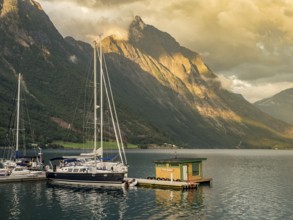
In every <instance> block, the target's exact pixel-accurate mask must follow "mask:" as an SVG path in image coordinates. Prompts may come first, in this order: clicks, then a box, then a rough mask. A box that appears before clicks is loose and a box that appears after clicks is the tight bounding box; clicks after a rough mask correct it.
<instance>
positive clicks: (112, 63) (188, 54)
mask: <svg viewBox="0 0 293 220" xmlns="http://www.w3.org/2000/svg"><path fill="white" fill-rule="evenodd" d="M0 3H1V4H0V5H1V6H0V8H1V17H0V19H1V26H0V29H1V32H2V33H4V34H3V35H2V34H1V36H0V47H1V48H0V49H1V50H0V73H1V74H0V77H1V82H0V94H1V109H0V111H1V115H3V118H9V114H10V110H11V109H12V107H10V103H9V100H13V89H12V88H13V86H14V85H15V82H16V74H17V73H18V72H22V73H23V75H24V81H25V83H26V88H27V89H26V93H27V96H28V103H29V106H30V111H31V112H32V115H33V120H32V122H33V123H34V124H35V125H34V126H35V134H36V135H35V136H36V140H39V141H43V142H46V141H52V140H64V139H66V140H74V141H78V140H80V141H81V140H82V138H81V134H80V133H81V132H80V131H82V113H83V111H84V110H83V105H82V104H79V101H78V100H79V97H83V92H82V91H83V88H82V86H83V82H85V79H86V72H87V71H91V66H90V64H91V63H92V53H93V51H92V50H93V49H92V47H91V45H89V44H87V43H85V42H82V41H77V40H75V39H74V38H72V37H66V38H63V37H62V36H61V35H60V33H59V32H58V30H57V29H56V28H55V27H54V25H53V24H52V22H51V21H50V19H49V18H48V16H47V15H46V14H45V12H44V11H43V10H42V9H41V7H40V5H39V4H37V3H36V2H34V1H28V0H25V1H16V0H15V1H8V0H6V1H5V0H2V1H1V0H0ZM103 50H104V52H105V58H106V62H107V66H108V71H109V74H110V79H111V82H112V87H113V93H114V97H115V100H116V104H117V108H118V114H119V116H120V122H121V123H122V130H123V135H124V137H125V139H126V141H128V142H130V143H136V144H141V145H147V144H157V145H161V144H163V143H174V144H177V145H179V146H184V147H196V148H235V147H237V148H251V147H257V148H272V147H275V146H276V145H278V147H280V148H282V147H288V146H291V145H292V144H291V143H292V134H293V133H292V132H293V129H292V126H291V125H288V124H286V123H285V122H281V121H279V120H276V119H274V118H272V117H271V116H269V115H267V114H265V113H263V112H261V111H260V110H259V109H257V108H256V107H255V106H253V105H252V104H250V103H249V102H247V101H246V100H245V99H244V98H243V97H242V96H241V95H238V94H234V93H232V92H229V91H228V90H226V89H224V88H223V87H222V85H221V82H220V80H219V78H218V76H217V74H216V73H214V72H213V70H212V69H211V68H209V67H208V66H207V64H206V63H205V61H204V60H203V58H202V57H201V56H200V55H199V54H198V53H196V52H193V51H192V50H190V49H188V48H185V47H182V46H181V45H180V44H179V43H178V42H177V41H176V40H175V39H174V38H173V37H172V36H171V35H170V34H168V33H166V32H162V31H160V30H158V29H157V28H155V27H154V26H151V25H149V24H146V23H145V22H144V21H143V20H142V19H141V18H140V17H139V16H136V17H135V18H134V20H133V21H132V22H131V23H130V24H129V28H128V37H127V38H125V37H124V38H120V37H117V36H105V37H104V39H103ZM2 106H4V107H2ZM78 115H80V116H78ZM73 116H75V117H74V118H75V120H74V121H73ZM69 124H70V126H64V125H69ZM0 125H1V127H2V129H1V133H2V135H4V134H5V130H6V122H5V120H3V121H1V122H0ZM68 127H74V129H71V130H69V129H68ZM3 142H4V140H3Z"/></svg>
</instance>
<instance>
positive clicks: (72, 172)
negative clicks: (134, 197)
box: [46, 37, 128, 186]
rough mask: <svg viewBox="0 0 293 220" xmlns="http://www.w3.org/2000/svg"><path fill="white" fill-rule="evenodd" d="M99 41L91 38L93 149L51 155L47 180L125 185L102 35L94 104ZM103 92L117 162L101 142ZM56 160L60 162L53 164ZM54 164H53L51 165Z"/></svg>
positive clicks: (123, 158) (124, 167)
mask: <svg viewBox="0 0 293 220" xmlns="http://www.w3.org/2000/svg"><path fill="white" fill-rule="evenodd" d="M97 46H98V44H97V42H96V41H94V46H93V47H94V68H93V69H94V70H93V75H94V76H93V78H94V82H93V93H94V95H93V103H94V108H93V124H94V129H93V130H94V131H93V139H94V140H93V145H94V146H93V152H91V153H87V154H81V155H79V156H70V157H68V156H67V157H66V156H63V157H57V158H52V159H51V160H50V161H49V162H50V167H49V168H48V169H47V171H46V176H47V178H48V180H49V181H52V182H55V183H62V184H63V183H64V184H78V185H110V186H113V185H114V186H117V185H123V184H125V178H126V177H127V173H128V165H127V160H126V155H125V150H124V145H123V141H122V135H121V132H120V128H119V123H118V117H117V113H116V108H115V103H114V99H113V94H112V90H111V85H110V82H109V78H108V75H107V69H105V70H106V71H105V72H106V73H104V69H103V51H102V38H101V37H100V45H99V63H100V81H99V84H100V91H99V92H100V93H99V95H100V103H99V106H98V104H97V98H98V97H97V96H98V94H97V93H98V92H97V67H96V62H97V50H98V48H97ZM104 95H106V99H105V101H107V102H106V103H107V104H108V106H109V112H110V116H111V121H112V126H113V130H114V133H115V139H116V143H117V147H118V152H119V158H120V160H119V161H118V162H117V161H108V160H105V158H104V152H103V144H104V143H103V141H104V122H103V120H104V98H105V97H104ZM98 109H99V111H100V112H99V113H100V117H99V118H100V128H99V129H98V126H97V121H98ZM98 132H99V135H100V147H99V148H97V142H98V141H97V139H98ZM56 161H57V163H58V162H59V164H56ZM54 163H55V164H54Z"/></svg>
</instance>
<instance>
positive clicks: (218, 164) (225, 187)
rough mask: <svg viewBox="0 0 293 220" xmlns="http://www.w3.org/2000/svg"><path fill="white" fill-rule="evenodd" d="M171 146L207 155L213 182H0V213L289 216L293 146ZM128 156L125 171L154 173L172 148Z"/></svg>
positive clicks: (127, 216)
mask: <svg viewBox="0 0 293 220" xmlns="http://www.w3.org/2000/svg"><path fill="white" fill-rule="evenodd" d="M176 151H177V156H178V157H179V156H188V157H191V156H198V157H207V158H208V160H207V161H204V170H203V171H204V176H206V177H212V178H213V184H212V186H211V187H209V186H204V187H200V188H199V189H198V190H192V191H176V190H162V189H149V188H136V189H129V190H125V189H122V188H95V189H91V188H76V187H64V186H57V185H50V184H47V183H46V182H35V183H9V184H0V219H3V220H4V219H5V220H6V219H293V151H273V150H176ZM44 153H45V156H46V157H47V158H50V157H54V156H55V155H56V152H55V153H53V152H49V151H48V152H44ZM74 153H77V152H76V151H72V152H71V153H70V154H71V155H72V154H74ZM57 155H59V156H60V155H65V153H64V152H58V154H57ZM127 156H128V160H129V161H128V162H129V164H130V169H129V176H130V177H147V176H154V164H153V162H152V161H153V160H156V159H163V158H168V157H173V156H174V151H173V150H172V151H171V150H170V151H162V150H156V151H149V150H146V151H138V150H136V151H128V152H127Z"/></svg>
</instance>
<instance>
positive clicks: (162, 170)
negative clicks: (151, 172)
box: [156, 164, 181, 180]
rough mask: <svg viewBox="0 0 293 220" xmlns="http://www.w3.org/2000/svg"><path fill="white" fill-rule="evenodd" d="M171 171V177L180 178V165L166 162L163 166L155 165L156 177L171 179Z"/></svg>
mask: <svg viewBox="0 0 293 220" xmlns="http://www.w3.org/2000/svg"><path fill="white" fill-rule="evenodd" d="M171 173H173V179H174V180H177V179H181V176H180V167H179V166H177V167H172V166H169V164H166V166H165V167H161V166H156V178H165V179H171Z"/></svg>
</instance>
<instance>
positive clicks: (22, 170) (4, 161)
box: [0, 73, 44, 176]
mask: <svg viewBox="0 0 293 220" xmlns="http://www.w3.org/2000/svg"><path fill="white" fill-rule="evenodd" d="M21 80H22V75H21V74H20V73H19V74H18V83H17V96H16V125H15V127H14V130H15V149H14V148H12V147H10V152H9V153H8V155H9V156H8V157H7V158H4V157H3V158H1V159H0V163H1V165H2V166H3V168H2V169H0V176H19V175H21V176H24V175H27V176H31V175H37V174H44V173H43V170H42V168H43V164H42V160H41V151H40V153H39V155H38V156H23V155H21V152H20V150H19V138H20V137H19V131H20V130H21V129H20V101H21V96H20V93H21ZM39 149H40V148H39Z"/></svg>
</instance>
